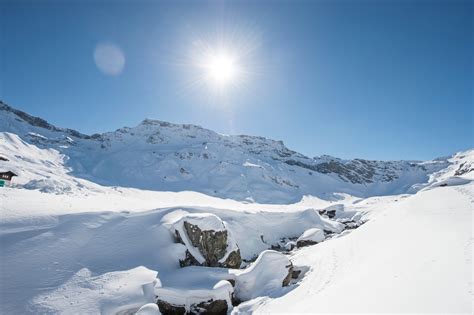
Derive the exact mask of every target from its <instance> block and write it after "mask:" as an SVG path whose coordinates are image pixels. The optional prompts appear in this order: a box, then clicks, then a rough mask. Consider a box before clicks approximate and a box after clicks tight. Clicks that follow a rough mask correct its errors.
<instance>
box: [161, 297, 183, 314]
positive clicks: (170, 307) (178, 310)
mask: <svg viewBox="0 0 474 315" xmlns="http://www.w3.org/2000/svg"><path fill="white" fill-rule="evenodd" d="M156 304H158V308H159V309H160V312H161V314H163V315H184V314H186V308H185V307H184V305H175V304H171V303H168V302H166V301H164V300H160V299H158V300H157V301H156Z"/></svg>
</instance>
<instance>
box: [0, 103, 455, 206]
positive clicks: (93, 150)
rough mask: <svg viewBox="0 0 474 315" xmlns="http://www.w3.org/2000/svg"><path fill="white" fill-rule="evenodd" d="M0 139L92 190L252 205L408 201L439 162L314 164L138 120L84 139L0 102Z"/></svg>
mask: <svg viewBox="0 0 474 315" xmlns="http://www.w3.org/2000/svg"><path fill="white" fill-rule="evenodd" d="M0 131H5V132H11V133H14V134H17V135H18V136H20V137H21V138H22V139H23V140H25V141H27V142H28V143H30V144H32V145H35V146H38V147H39V148H42V149H50V148H53V149H56V150H57V151H58V152H60V153H61V154H64V155H65V156H67V159H66V161H65V167H69V168H70V169H71V172H70V174H71V175H73V176H76V177H79V178H84V179H87V180H90V181H93V182H95V183H98V184H100V185H106V186H124V187H134V188H139V189H151V190H170V191H182V190H194V191H198V192H203V193H205V194H209V195H212V196H218V197H223V198H233V199H237V200H247V201H257V202H270V203H274V202H295V201H298V200H300V199H301V198H302V197H303V196H305V195H315V196H318V197H320V198H326V199H327V198H334V193H347V194H351V195H355V196H360V197H367V196H372V195H381V194H394V193H413V192H416V189H417V188H414V187H413V186H414V185H419V184H420V183H426V182H427V181H428V180H429V177H430V175H431V174H433V173H435V172H437V171H440V170H441V169H443V168H446V167H447V166H448V165H449V164H450V162H448V160H447V159H437V160H432V161H424V162H423V161H376V160H365V159H352V160H344V159H339V158H335V157H332V156H328V155H322V156H318V157H314V158H310V157H307V156H305V155H303V154H301V153H298V152H296V151H293V150H291V149H289V148H287V147H286V146H285V145H284V143H283V141H277V140H272V139H268V138H265V137H259V136H249V135H223V134H219V133H217V132H214V131H212V130H209V129H205V128H203V127H201V126H197V125H192V124H174V123H169V122H165V121H161V120H155V119H144V120H143V121H142V122H141V123H140V124H138V125H137V126H135V127H122V128H119V129H117V130H115V131H111V132H105V133H102V134H93V135H85V134H82V133H80V132H78V131H75V130H73V129H68V128H59V127H56V126H54V125H52V124H50V123H48V122H47V121H46V120H44V119H42V118H39V117H34V116H31V115H29V114H27V113H25V112H22V111H19V110H16V109H14V108H13V107H11V106H9V105H7V104H5V103H4V102H0Z"/></svg>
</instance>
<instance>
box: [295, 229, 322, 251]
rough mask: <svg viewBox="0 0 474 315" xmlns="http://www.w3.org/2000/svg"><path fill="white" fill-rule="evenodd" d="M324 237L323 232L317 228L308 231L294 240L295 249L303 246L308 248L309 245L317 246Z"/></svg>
mask: <svg viewBox="0 0 474 315" xmlns="http://www.w3.org/2000/svg"><path fill="white" fill-rule="evenodd" d="M324 239H325V236H324V231H323V230H321V229H318V228H312V229H309V230H306V231H305V232H304V233H303V235H301V236H300V237H299V238H298V239H297V240H296V247H298V248H300V247H304V246H309V245H314V244H318V243H320V242H322V241H324Z"/></svg>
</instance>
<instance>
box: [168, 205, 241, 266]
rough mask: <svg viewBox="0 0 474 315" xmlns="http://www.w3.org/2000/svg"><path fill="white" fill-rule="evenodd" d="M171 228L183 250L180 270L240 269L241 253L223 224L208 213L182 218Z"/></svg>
mask: <svg viewBox="0 0 474 315" xmlns="http://www.w3.org/2000/svg"><path fill="white" fill-rule="evenodd" d="M172 228H173V230H174V233H175V235H176V237H177V239H178V240H179V242H181V243H183V244H184V245H185V246H186V249H187V251H186V258H185V259H184V260H180V264H181V266H182V267H184V266H190V265H197V266H208V267H225V268H239V267H240V264H241V263H242V259H241V257H240V250H239V247H238V246H237V243H236V242H235V240H234V238H233V237H232V235H231V234H230V232H229V231H228V230H227V228H226V225H225V223H224V222H223V221H222V220H221V219H220V218H219V217H218V216H216V215H214V214H210V213H193V214H190V213H188V214H185V215H183V216H182V217H181V218H180V219H179V220H178V221H176V222H175V223H174V224H173V225H172Z"/></svg>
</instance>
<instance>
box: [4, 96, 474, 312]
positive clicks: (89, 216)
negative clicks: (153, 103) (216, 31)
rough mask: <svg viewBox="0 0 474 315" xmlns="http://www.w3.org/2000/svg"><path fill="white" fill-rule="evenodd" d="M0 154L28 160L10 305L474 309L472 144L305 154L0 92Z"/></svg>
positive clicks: (11, 240) (13, 206)
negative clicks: (459, 148)
mask: <svg viewBox="0 0 474 315" xmlns="http://www.w3.org/2000/svg"><path fill="white" fill-rule="evenodd" d="M1 170H12V171H14V172H15V173H16V174H18V177H15V178H14V180H13V182H12V184H11V185H9V186H8V187H4V188H1V189H0V213H1V218H0V249H1V250H0V301H1V303H0V314H110V315H118V314H121V315H125V314H137V315H143V314H154V315H159V314H160V312H161V313H163V314H175V313H176V312H178V313H184V312H187V313H188V314H223V315H224V314H235V315H236V314H251V313H253V312H256V313H271V314H272V313H308V312H311V313H334V312H341V313H354V312H357V313H383V312H387V313H389V312H391V313H395V312H400V313H401V312H411V313H427V312H433V313H435V312H436V313H440V312H441V313H472V292H473V290H472V281H471V279H472V224H473V223H474V222H472V220H473V218H474V216H473V215H472V212H473V209H474V208H473V204H474V190H473V187H474V183H473V181H474V150H472V149H471V150H467V151H464V152H459V153H456V154H454V155H453V156H451V157H447V158H441V159H436V160H433V161H426V162H415V161H396V162H382V161H367V160H360V159H356V160H341V159H336V158H333V157H329V156H322V157H315V158H309V157H306V156H304V155H302V154H299V153H297V152H294V151H291V150H289V149H288V148H286V147H285V146H284V145H283V143H282V142H278V141H273V140H269V139H265V138H261V137H251V136H226V135H220V134H217V133H215V132H212V131H210V130H206V129H203V128H201V127H198V126H193V125H176V124H170V123H166V122H161V121H156V120H145V121H143V122H142V123H141V124H140V125H138V126H136V127H134V128H122V129H119V130H117V131H115V132H109V133H104V134H97V135H91V136H89V135H84V134H81V133H79V132H77V131H74V130H71V129H62V128H58V127H55V126H53V125H51V124H49V123H47V122H46V121H45V120H43V119H40V118H36V117H32V116H30V115H28V114H26V113H23V112H21V111H18V110H15V109H13V108H11V107H9V106H7V105H6V104H4V103H1V104H0V171H1ZM120 186H122V187H120ZM140 188H144V189H140ZM156 190H158V191H156ZM184 190H187V191H184ZM203 193H204V194H203ZM407 193H413V194H407ZM306 195H308V196H306ZM302 197H303V198H302ZM232 199H234V200H232ZM300 199H301V200H300ZM248 200H253V201H255V202H247V201H248ZM292 201H298V202H297V203H291V202H292ZM262 202H266V203H267V204H265V203H262ZM434 274H436V276H433V275H434ZM374 297H375V298H374Z"/></svg>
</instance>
